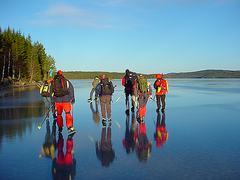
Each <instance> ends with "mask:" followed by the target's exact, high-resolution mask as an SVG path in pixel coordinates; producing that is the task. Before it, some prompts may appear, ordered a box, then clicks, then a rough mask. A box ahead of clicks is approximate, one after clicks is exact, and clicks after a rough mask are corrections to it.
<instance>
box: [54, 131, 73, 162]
mask: <svg viewBox="0 0 240 180" xmlns="http://www.w3.org/2000/svg"><path fill="white" fill-rule="evenodd" d="M63 146H64V139H63V137H62V136H61V137H60V138H59V139H58V143H57V149H58V154H57V164H59V165H72V164H73V154H72V150H73V140H72V139H69V138H68V139H67V142H66V153H65V154H64V152H63Z"/></svg>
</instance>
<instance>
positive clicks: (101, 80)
mask: <svg viewBox="0 0 240 180" xmlns="http://www.w3.org/2000/svg"><path fill="white" fill-rule="evenodd" d="M121 82H122V85H123V86H124V93H125V105H126V111H125V112H126V115H129V111H130V109H131V112H135V110H136V112H137V113H136V116H137V120H138V122H139V123H143V122H144V117H145V115H146V105H147V102H148V100H149V99H152V100H155V98H153V97H152V87H151V84H150V82H148V81H147V79H146V78H145V77H144V75H142V74H137V73H135V72H132V71H130V70H129V69H126V71H125V75H124V77H123V78H122V80H121ZM92 86H93V87H92V89H91V92H90V98H89V99H88V101H89V102H92V101H93V100H95V101H98V99H99V100H100V107H101V115H102V125H103V126H106V125H107V123H108V124H109V125H110V126H111V123H112V114H111V102H112V95H113V93H114V88H115V87H116V86H113V83H112V81H111V80H110V78H109V77H107V76H106V75H105V74H102V75H100V76H99V77H98V76H96V77H95V78H94V80H93V82H92ZM153 87H154V89H155V97H156V102H157V109H156V111H157V112H159V111H160V109H161V112H162V113H165V107H166V103H165V101H166V94H167V93H168V83H167V81H166V80H165V79H164V78H163V74H156V80H155V82H154V85H153ZM40 93H41V95H42V96H44V97H48V98H50V104H51V105H50V106H51V107H52V109H53V116H54V119H56V122H57V125H58V131H59V132H62V130H63V117H62V113H63V111H65V114H66V127H67V129H68V135H73V134H74V133H75V132H76V130H75V128H74V126H73V117H72V114H71V110H72V104H74V103H75V97H74V88H73V85H72V83H71V82H70V81H69V80H68V79H67V78H65V77H64V75H63V72H62V71H61V70H58V71H57V73H56V75H55V76H54V77H53V78H49V79H48V80H47V81H45V82H44V84H43V85H42V87H41V89H40ZM93 94H95V97H94V99H93ZM130 99H131V103H130ZM130 104H131V108H130Z"/></svg>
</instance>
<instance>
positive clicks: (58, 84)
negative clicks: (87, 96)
mask: <svg viewBox="0 0 240 180" xmlns="http://www.w3.org/2000/svg"><path fill="white" fill-rule="evenodd" d="M53 92H54V96H56V97H62V96H65V95H68V94H69V82H68V81H67V80H66V79H65V78H64V77H63V76H61V75H56V76H55V77H54V80H53Z"/></svg>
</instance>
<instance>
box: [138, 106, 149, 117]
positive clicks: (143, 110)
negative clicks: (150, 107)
mask: <svg viewBox="0 0 240 180" xmlns="http://www.w3.org/2000/svg"><path fill="white" fill-rule="evenodd" d="M146 112H147V109H146V106H141V107H139V109H138V117H139V118H141V119H143V118H144V117H145V116H146Z"/></svg>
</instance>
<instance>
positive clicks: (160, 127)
mask: <svg viewBox="0 0 240 180" xmlns="http://www.w3.org/2000/svg"><path fill="white" fill-rule="evenodd" d="M154 139H155V141H156V147H158V148H160V147H161V146H162V145H163V144H164V143H165V142H166V141H167V139H168V131H167V128H166V123H165V113H163V114H162V116H161V114H160V112H158V113H157V122H156V130H155V133H154Z"/></svg>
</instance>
